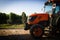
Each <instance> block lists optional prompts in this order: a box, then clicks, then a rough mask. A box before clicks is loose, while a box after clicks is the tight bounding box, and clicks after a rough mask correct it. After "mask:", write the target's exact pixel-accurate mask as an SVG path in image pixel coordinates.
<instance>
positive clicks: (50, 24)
mask: <svg viewBox="0 0 60 40" xmlns="http://www.w3.org/2000/svg"><path fill="white" fill-rule="evenodd" d="M49 8H50V9H49ZM44 9H45V10H48V11H46V13H38V14H31V15H30V16H29V17H28V19H27V22H26V23H25V28H24V29H25V30H28V29H30V34H31V35H32V36H33V37H36V38H39V37H42V35H43V34H44V31H45V30H44V29H45V28H48V29H49V35H50V34H51V35H52V36H53V35H57V34H59V33H60V1H59V0H48V1H47V2H45V6H44ZM49 35H48V36H49Z"/></svg>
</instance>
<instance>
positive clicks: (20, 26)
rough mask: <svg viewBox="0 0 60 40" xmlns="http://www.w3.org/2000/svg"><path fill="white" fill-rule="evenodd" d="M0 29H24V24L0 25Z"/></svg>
mask: <svg viewBox="0 0 60 40" xmlns="http://www.w3.org/2000/svg"><path fill="white" fill-rule="evenodd" d="M0 28H24V24H14V25H11V24H0Z"/></svg>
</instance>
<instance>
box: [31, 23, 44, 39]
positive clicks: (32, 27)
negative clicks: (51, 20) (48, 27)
mask: <svg viewBox="0 0 60 40" xmlns="http://www.w3.org/2000/svg"><path fill="white" fill-rule="evenodd" d="M34 28H36V29H37V28H40V29H41V30H42V34H41V35H40V36H35V35H34V34H33V32H34ZM30 34H31V36H32V37H34V38H41V37H42V35H43V34H44V30H43V26H42V25H38V24H36V25H33V26H31V28H30Z"/></svg>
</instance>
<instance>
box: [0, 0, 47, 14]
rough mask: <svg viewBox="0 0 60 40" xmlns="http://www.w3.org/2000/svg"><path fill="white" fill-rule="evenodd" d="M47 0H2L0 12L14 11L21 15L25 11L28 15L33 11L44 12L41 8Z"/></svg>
mask: <svg viewBox="0 0 60 40" xmlns="http://www.w3.org/2000/svg"><path fill="white" fill-rule="evenodd" d="M46 1H47V0H0V12H2V13H6V14H9V13H10V12H13V13H15V14H18V15H21V14H22V12H25V13H26V15H30V14H32V13H40V12H43V10H41V9H42V8H43V6H44V3H45V2H46Z"/></svg>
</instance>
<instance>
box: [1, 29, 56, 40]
mask: <svg viewBox="0 0 60 40" xmlns="http://www.w3.org/2000/svg"><path fill="white" fill-rule="evenodd" d="M0 40H57V39H55V38H41V39H33V38H32V37H31V35H30V33H29V30H28V31H25V30H23V29H0Z"/></svg>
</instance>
